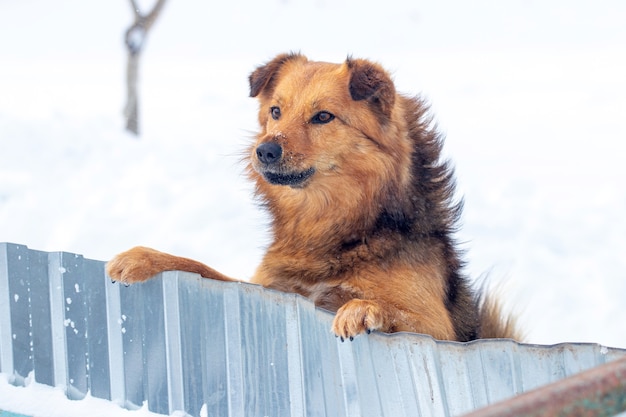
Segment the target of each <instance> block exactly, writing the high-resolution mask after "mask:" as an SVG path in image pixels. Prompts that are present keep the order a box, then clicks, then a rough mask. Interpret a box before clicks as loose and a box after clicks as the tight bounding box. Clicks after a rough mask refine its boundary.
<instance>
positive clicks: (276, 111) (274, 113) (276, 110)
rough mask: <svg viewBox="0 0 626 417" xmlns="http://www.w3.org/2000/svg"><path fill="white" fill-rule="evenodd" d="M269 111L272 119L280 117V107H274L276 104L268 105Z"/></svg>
mask: <svg viewBox="0 0 626 417" xmlns="http://www.w3.org/2000/svg"><path fill="white" fill-rule="evenodd" d="M270 113H271V115H272V119H274V120H278V119H280V107H276V106H272V107H270Z"/></svg>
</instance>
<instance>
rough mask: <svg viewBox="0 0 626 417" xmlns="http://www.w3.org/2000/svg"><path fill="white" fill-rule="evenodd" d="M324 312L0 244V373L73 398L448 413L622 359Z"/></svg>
mask: <svg viewBox="0 0 626 417" xmlns="http://www.w3.org/2000/svg"><path fill="white" fill-rule="evenodd" d="M331 322H332V315H331V314H329V313H327V312H325V311H322V310H320V309H316V308H315V307H314V305H313V304H312V303H311V302H310V301H308V300H307V299H305V298H302V297H300V296H297V295H293V294H285V293H280V292H276V291H271V290H267V289H263V288H261V287H259V286H256V285H251V284H244V283H225V282H218V281H213V280H208V279H202V278H200V277H199V276H197V275H193V274H188V273H182V272H167V273H163V274H162V276H159V277H157V278H155V279H153V280H150V281H148V282H146V283H143V284H137V285H132V286H129V287H125V286H123V285H120V284H114V283H112V282H111V281H110V279H109V278H108V277H107V276H106V275H105V273H104V262H101V261H95V260H90V259H85V258H83V257H82V256H80V255H75V254H70V253H65V252H50V253H48V252H42V251H36V250H31V249H28V248H27V247H26V246H23V245H16V244H9V243H0V372H2V373H4V374H8V375H10V378H11V380H12V383H13V384H14V385H18V386H19V385H22V384H23V383H24V379H25V378H26V377H27V376H29V375H30V376H31V377H33V378H34V379H35V380H36V381H37V382H39V383H43V384H47V385H51V386H61V387H64V388H65V391H66V394H67V396H68V398H70V399H81V398H83V397H84V396H85V395H86V393H87V392H89V393H90V394H91V395H92V396H94V397H99V398H104V399H108V400H113V401H116V402H117V403H119V404H124V405H125V406H126V407H127V408H130V409H132V408H137V407H138V406H141V405H142V404H143V403H144V402H147V404H148V407H149V409H150V410H151V411H154V412H157V413H162V414H170V413H172V412H173V411H175V410H183V411H185V412H187V413H188V414H190V415H192V416H199V415H200V414H201V413H202V415H208V416H246V417H248V416H272V417H275V416H277V417H279V416H294V417H295V416H377V417H378V416H393V417H401V416H446V417H447V416H457V415H461V414H463V413H466V412H470V411H472V410H475V409H478V408H481V407H484V406H486V405H488V404H492V403H495V402H498V401H501V400H505V399H507V398H511V397H513V396H516V395H517V394H520V393H523V392H526V391H529V390H532V389H534V388H537V387H540V386H543V385H545V384H548V383H550V382H554V381H558V380H561V379H563V378H565V377H568V376H571V375H574V374H577V373H578V372H581V371H583V370H586V369H590V368H593V367H596V366H598V365H601V364H604V363H607V362H611V361H613V360H616V359H619V358H623V357H626V351H624V350H621V349H614V348H607V347H604V346H600V345H595V344H562V345H555V346H536V345H524V344H519V343H516V342H514V341H510V340H479V341H475V342H471V343H456V342H440V341H435V340H433V339H432V338H430V337H428V336H423V335H415V334H394V335H384V334H378V333H373V334H371V335H368V336H360V337H357V338H355V340H354V341H353V342H347V341H346V342H344V343H342V342H340V341H339V340H338V339H337V338H335V337H334V336H333V335H332V334H331V332H330V325H331ZM616 363H617V362H616ZM625 395H626V394H625ZM17 411H19V410H17Z"/></svg>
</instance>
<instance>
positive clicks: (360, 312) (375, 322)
mask: <svg viewBox="0 0 626 417" xmlns="http://www.w3.org/2000/svg"><path fill="white" fill-rule="evenodd" d="M385 318H386V314H385V312H384V310H383V308H382V307H381V305H380V304H379V303H377V302H376V301H368V300H359V299H353V300H350V301H348V302H347V303H345V304H344V305H343V306H341V308H340V309H339V310H337V314H336V315H335V319H334V320H333V326H332V331H333V332H334V333H335V335H337V336H338V337H340V338H341V341H342V342H343V341H344V340H345V339H350V340H353V339H354V337H355V336H356V335H359V334H361V333H370V332H371V331H372V330H378V329H382V328H384V327H385Z"/></svg>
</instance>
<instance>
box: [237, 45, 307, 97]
mask: <svg viewBox="0 0 626 417" xmlns="http://www.w3.org/2000/svg"><path fill="white" fill-rule="evenodd" d="M294 59H305V60H306V58H305V57H304V55H301V54H298V53H293V52H292V53H289V54H281V55H278V56H277V57H276V58H274V59H272V60H271V61H270V62H268V63H266V64H265V65H262V66H260V67H258V68H257V69H255V70H254V72H252V74H250V77H249V81H250V97H256V96H258V95H259V94H261V93H262V92H267V93H269V92H271V91H272V89H273V88H274V84H275V83H276V74H277V73H278V70H280V68H281V67H282V66H283V65H284V64H285V62H287V61H291V60H294Z"/></svg>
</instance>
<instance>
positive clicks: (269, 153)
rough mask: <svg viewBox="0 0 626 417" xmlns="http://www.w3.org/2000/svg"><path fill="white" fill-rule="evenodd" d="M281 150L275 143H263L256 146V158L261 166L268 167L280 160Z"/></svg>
mask: <svg viewBox="0 0 626 417" xmlns="http://www.w3.org/2000/svg"><path fill="white" fill-rule="evenodd" d="M282 154H283V148H282V147H281V146H280V145H279V144H277V143H275V142H265V143H262V144H260V145H259V146H257V148H256V156H257V158H259V161H260V162H261V163H262V164H265V165H270V164H273V163H276V162H278V161H279V160H280V157H281V155H282Z"/></svg>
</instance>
